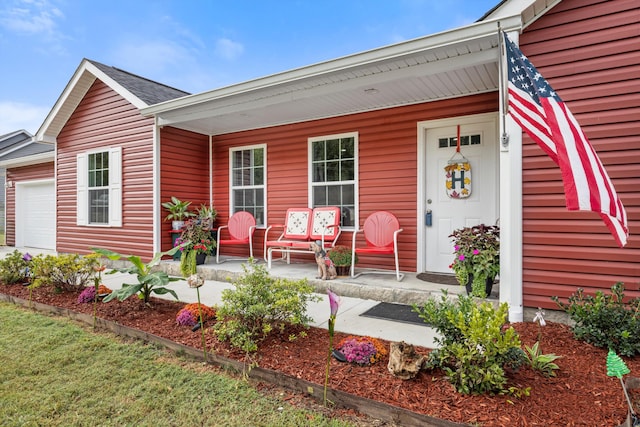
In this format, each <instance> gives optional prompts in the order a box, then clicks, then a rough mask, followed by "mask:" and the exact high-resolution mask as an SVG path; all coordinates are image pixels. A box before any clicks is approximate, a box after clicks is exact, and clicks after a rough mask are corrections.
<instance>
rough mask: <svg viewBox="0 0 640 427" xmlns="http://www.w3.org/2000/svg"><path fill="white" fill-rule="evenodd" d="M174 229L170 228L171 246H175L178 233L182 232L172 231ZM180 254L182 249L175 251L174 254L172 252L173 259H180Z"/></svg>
mask: <svg viewBox="0 0 640 427" xmlns="http://www.w3.org/2000/svg"><path fill="white" fill-rule="evenodd" d="M173 231H174V230H171V247H172V248H173V247H175V246H176V240H178V237H180V235H181V234H182V233H174V232H173ZM181 256H182V251H177V252H176V253H175V254H173V260H174V261H180V257H181Z"/></svg>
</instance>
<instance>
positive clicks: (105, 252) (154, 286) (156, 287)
mask: <svg viewBox="0 0 640 427" xmlns="http://www.w3.org/2000/svg"><path fill="white" fill-rule="evenodd" d="M181 247H182V246H181V245H180V246H176V247H174V248H172V249H170V250H168V251H167V252H156V254H155V255H154V256H153V258H152V259H151V261H149V262H148V263H146V264H145V263H143V262H142V259H141V258H140V257H139V256H138V255H122V254H119V253H117V252H114V251H112V250H110V249H102V248H91V250H92V251H93V252H95V254H96V256H103V257H106V258H108V259H110V260H112V261H117V260H119V259H120V258H124V259H126V260H127V261H129V262H130V263H131V265H129V266H128V267H122V268H114V269H113V270H111V271H109V273H107V274H114V273H118V272H119V273H126V274H131V275H133V274H135V275H136V278H137V279H138V283H123V284H122V287H121V288H120V289H117V290H115V291H113V292H111V293H110V294H109V295H107V296H106V297H105V298H103V299H102V302H109V301H111V300H113V299H116V298H117V299H118V301H124V300H126V299H127V298H129V297H130V296H132V295H136V294H137V295H138V297H139V298H140V299H141V300H142V301H143V302H144V303H145V304H149V299H150V298H151V294H152V293H154V294H156V295H164V294H171V295H173V297H174V298H175V299H176V300H177V299H178V294H176V293H175V291H174V290H172V289H169V288H167V285H168V284H169V283H170V282H175V281H178V280H180V278H178V277H169V275H168V274H167V273H165V272H164V271H161V270H157V269H155V270H154V267H155V266H157V265H158V264H160V260H161V259H162V257H163V256H165V255H166V256H173V254H175V253H176V252H178V251H179V250H180V248H181Z"/></svg>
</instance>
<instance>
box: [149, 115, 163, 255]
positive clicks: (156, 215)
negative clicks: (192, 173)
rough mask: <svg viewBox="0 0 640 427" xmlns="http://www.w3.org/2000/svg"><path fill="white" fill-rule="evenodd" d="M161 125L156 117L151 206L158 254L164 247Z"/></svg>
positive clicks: (154, 238) (155, 249)
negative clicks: (161, 191)
mask: <svg viewBox="0 0 640 427" xmlns="http://www.w3.org/2000/svg"><path fill="white" fill-rule="evenodd" d="M160 129H161V127H160V126H158V118H157V117H154V124H153V137H152V138H153V146H152V153H151V175H152V186H151V198H152V200H153V206H152V208H151V215H152V217H151V223H152V224H153V253H154V254H156V253H158V252H160V251H161V247H162V235H161V233H162V223H161V220H160V182H161V176H160V175H161V173H162V172H161V168H160V154H161V150H162V148H161V144H160V133H161V131H160Z"/></svg>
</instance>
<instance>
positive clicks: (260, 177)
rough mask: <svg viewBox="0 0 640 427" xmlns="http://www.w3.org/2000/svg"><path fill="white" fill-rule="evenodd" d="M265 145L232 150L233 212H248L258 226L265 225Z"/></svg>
mask: <svg viewBox="0 0 640 427" xmlns="http://www.w3.org/2000/svg"><path fill="white" fill-rule="evenodd" d="M265 149H266V147H265V146H264V145H261V146H255V147H243V148H241V149H238V150H231V210H232V213H236V212H238V211H247V212H249V213H251V214H252V215H253V216H254V217H255V218H256V225H258V226H264V225H265V197H264V195H265V188H266V183H265V180H266V179H265V177H266V161H265Z"/></svg>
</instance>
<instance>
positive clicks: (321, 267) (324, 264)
mask: <svg viewBox="0 0 640 427" xmlns="http://www.w3.org/2000/svg"><path fill="white" fill-rule="evenodd" d="M309 248H310V249H311V250H312V251H313V252H314V254H315V256H316V263H317V264H318V276H316V279H322V280H331V279H335V278H336V277H337V276H338V274H337V273H336V267H335V266H334V265H333V263H332V262H331V260H330V259H328V258H327V252H326V251H325V250H324V249H322V242H320V241H316V242H312V243H310V244H309Z"/></svg>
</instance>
